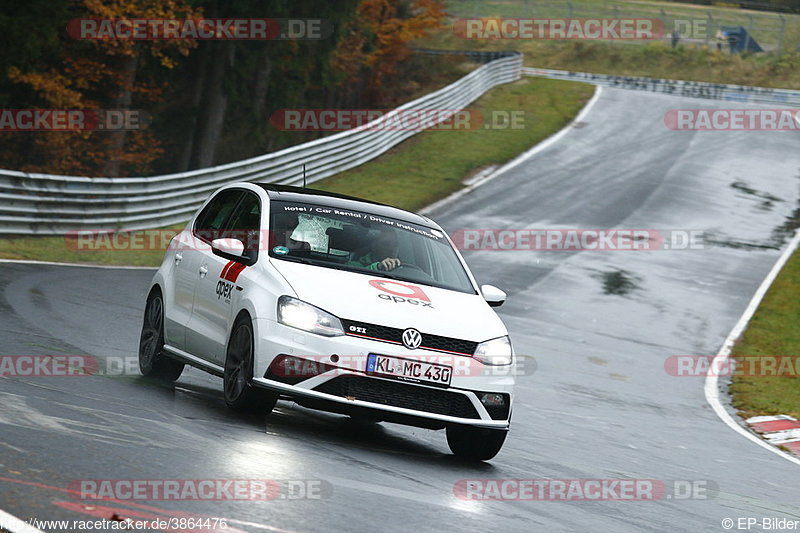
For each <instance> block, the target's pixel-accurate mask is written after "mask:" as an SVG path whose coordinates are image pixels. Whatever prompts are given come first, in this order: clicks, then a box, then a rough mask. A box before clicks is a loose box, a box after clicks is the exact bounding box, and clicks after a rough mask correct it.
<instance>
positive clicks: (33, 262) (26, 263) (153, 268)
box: [0, 259, 158, 270]
mask: <svg viewBox="0 0 800 533" xmlns="http://www.w3.org/2000/svg"><path fill="white" fill-rule="evenodd" d="M0 263H16V264H20V265H53V266H68V267H81V268H105V269H113V268H116V269H121V270H158V267H143V266H113V265H85V264H83V263H59V262H57V261H32V260H30V261H29V260H27V259H0Z"/></svg>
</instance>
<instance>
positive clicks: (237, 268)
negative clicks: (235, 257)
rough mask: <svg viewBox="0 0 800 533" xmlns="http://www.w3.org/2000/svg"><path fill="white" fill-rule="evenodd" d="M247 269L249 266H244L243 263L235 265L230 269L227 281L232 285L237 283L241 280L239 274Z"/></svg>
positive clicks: (226, 275) (226, 276)
mask: <svg viewBox="0 0 800 533" xmlns="http://www.w3.org/2000/svg"><path fill="white" fill-rule="evenodd" d="M245 268H247V265H243V264H241V263H235V264H233V265H232V266H231V268H229V269H228V272H227V273H226V274H225V279H226V280H228V281H230V282H231V283H236V280H237V279H238V278H239V274H241V273H242V270H244V269H245Z"/></svg>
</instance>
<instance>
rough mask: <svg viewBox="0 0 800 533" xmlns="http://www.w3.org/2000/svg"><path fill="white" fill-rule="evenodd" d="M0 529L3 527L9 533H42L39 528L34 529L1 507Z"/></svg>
mask: <svg viewBox="0 0 800 533" xmlns="http://www.w3.org/2000/svg"><path fill="white" fill-rule="evenodd" d="M0 529H5V530H6V531H10V532H11V533H44V532H43V531H42V530H41V529H36V528H35V527H33V526H31V525H29V524H28V523H27V522H25V521H24V520H20V519H19V518H17V517H16V516H14V515H12V514H8V513H7V512H5V511H3V510H2V509H0Z"/></svg>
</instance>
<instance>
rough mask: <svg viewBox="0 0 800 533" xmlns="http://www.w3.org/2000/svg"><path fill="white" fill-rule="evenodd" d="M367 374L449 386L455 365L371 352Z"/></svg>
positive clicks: (368, 358)
mask: <svg viewBox="0 0 800 533" xmlns="http://www.w3.org/2000/svg"><path fill="white" fill-rule="evenodd" d="M367 374H369V375H372V376H380V377H386V378H393V379H398V380H401V381H410V382H412V383H426V384H430V385H440V386H448V385H450V379H451V378H452V377H453V367H450V366H447V365H440V364H437V363H426V362H424V361H415V360H413V359H404V358H402V357H393V356H390V355H378V354H374V353H371V354H369V355H368V356H367Z"/></svg>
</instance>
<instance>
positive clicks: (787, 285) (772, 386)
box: [730, 252, 800, 418]
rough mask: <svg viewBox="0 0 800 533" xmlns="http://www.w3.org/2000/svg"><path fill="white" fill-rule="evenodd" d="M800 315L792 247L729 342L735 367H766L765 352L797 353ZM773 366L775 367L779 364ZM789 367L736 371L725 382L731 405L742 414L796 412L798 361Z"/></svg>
mask: <svg viewBox="0 0 800 533" xmlns="http://www.w3.org/2000/svg"><path fill="white" fill-rule="evenodd" d="M799 319H800V252H795V253H794V254H793V255H792V257H791V258H790V259H789V261H788V262H787V263H786V265H785V266H784V267H783V269H782V270H781V272H780V274H779V275H778V277H777V279H776V280H775V282H774V283H773V284H772V287H770V289H769V291H768V292H767V294H766V296H765V297H764V300H762V302H761V305H760V306H759V308H758V310H757V311H756V313H755V315H754V316H753V319H752V320H751V321H750V324H749V325H748V326H747V330H746V331H745V332H744V335H743V336H742V339H741V340H740V341H739V342H738V343H737V344H736V346H735V347H734V350H733V354H734V356H736V357H737V362H738V365H737V372H736V373H737V374H739V373H740V372H741V373H751V372H748V368H749V367H750V365H752V367H753V368H755V369H763V370H766V369H767V368H768V367H767V366H766V365H765V363H764V361H765V359H764V358H766V357H772V356H795V357H798V358H800V328H798V320H799ZM744 357H748V358H749V357H758V358H761V360H760V361H757V362H756V361H745V360H744V359H743V358H744ZM798 360H800V359H798ZM795 361H797V360H795ZM777 368H780V364H778V365H777ZM793 368H794V372H795V374H794V375H793V376H792V375H784V376H758V375H756V376H744V375H735V376H734V378H733V381H732V383H731V387H730V393H731V397H732V405H733V407H734V408H736V409H737V410H738V411H739V414H740V415H741V416H743V417H745V418H748V417H751V416H758V415H779V414H782V415H791V416H794V417H795V418H800V377H797V373H796V372H797V370H798V369H797V365H794V367H793ZM756 373H758V372H756ZM764 373H766V372H764Z"/></svg>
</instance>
